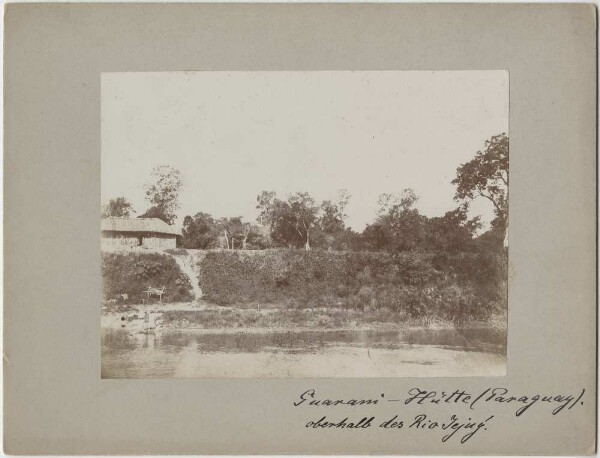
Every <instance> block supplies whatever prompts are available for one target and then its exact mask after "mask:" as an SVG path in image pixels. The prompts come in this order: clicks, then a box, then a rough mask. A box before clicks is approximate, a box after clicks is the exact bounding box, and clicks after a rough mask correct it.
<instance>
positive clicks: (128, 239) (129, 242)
mask: <svg viewBox="0 0 600 458" xmlns="http://www.w3.org/2000/svg"><path fill="white" fill-rule="evenodd" d="M139 244H140V241H139V238H138V237H136V236H135V235H132V234H127V233H125V234H121V233H118V232H116V233H115V232H103V233H102V240H101V247H102V249H116V248H129V247H132V246H138V245H139Z"/></svg>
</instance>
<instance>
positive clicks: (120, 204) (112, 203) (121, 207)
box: [102, 197, 135, 218]
mask: <svg viewBox="0 0 600 458" xmlns="http://www.w3.org/2000/svg"><path fill="white" fill-rule="evenodd" d="M132 212H133V213H135V210H134V209H133V207H132V205H131V204H130V203H129V202H128V201H127V199H125V197H117V198H116V199H110V200H109V201H108V204H106V205H105V206H104V208H103V209H102V218H109V217H111V216H116V217H121V218H129V216H130V215H131V213H132Z"/></svg>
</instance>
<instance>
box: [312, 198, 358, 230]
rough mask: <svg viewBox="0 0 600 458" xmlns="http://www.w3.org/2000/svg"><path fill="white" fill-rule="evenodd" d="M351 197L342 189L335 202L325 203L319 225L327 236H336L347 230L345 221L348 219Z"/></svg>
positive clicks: (326, 201) (328, 201) (322, 205)
mask: <svg viewBox="0 0 600 458" xmlns="http://www.w3.org/2000/svg"><path fill="white" fill-rule="evenodd" d="M350 197H351V195H350V193H349V192H348V191H347V190H346V189H341V190H340V191H339V192H338V197H337V199H336V200H335V201H331V200H324V201H323V203H322V204H321V216H320V218H319V225H320V227H321V229H322V231H323V232H324V233H325V234H329V235H336V234H338V233H339V232H341V231H343V230H344V229H345V228H346V226H345V221H346V218H347V217H348V215H346V206H347V205H348V203H349V202H350Z"/></svg>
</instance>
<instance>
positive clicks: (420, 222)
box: [363, 188, 427, 251]
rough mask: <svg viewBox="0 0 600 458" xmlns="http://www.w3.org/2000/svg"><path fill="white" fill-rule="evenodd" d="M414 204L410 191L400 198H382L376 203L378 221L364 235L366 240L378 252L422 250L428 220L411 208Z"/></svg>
mask: <svg viewBox="0 0 600 458" xmlns="http://www.w3.org/2000/svg"><path fill="white" fill-rule="evenodd" d="M417 200H418V197H417V195H416V194H415V192H414V191H413V190H412V189H410V188H407V189H404V190H403V191H402V192H401V193H399V194H390V193H384V194H381V195H380V196H379V198H378V199H377V205H378V209H377V219H376V221H375V223H374V224H373V225H370V226H368V227H367V228H366V229H365V231H364V232H363V234H364V236H365V238H366V240H367V241H368V242H369V243H370V244H371V245H372V246H374V247H376V248H378V249H390V250H394V251H407V250H412V249H414V248H417V247H418V246H421V245H422V243H423V241H424V239H425V235H426V232H425V231H426V223H427V218H426V217H425V216H423V215H421V214H419V211H418V210H417V209H416V208H414V204H415V203H416V201H417Z"/></svg>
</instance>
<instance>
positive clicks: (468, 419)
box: [293, 387, 585, 444]
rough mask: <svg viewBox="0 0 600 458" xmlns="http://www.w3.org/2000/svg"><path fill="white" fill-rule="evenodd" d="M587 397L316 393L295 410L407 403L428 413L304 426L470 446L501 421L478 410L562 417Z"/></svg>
mask: <svg viewBox="0 0 600 458" xmlns="http://www.w3.org/2000/svg"><path fill="white" fill-rule="evenodd" d="M584 394H585V389H581V390H580V391H578V392H576V393H574V394H570V393H564V394H519V393H516V392H511V391H509V389H508V388H504V387H495V388H486V389H484V390H482V391H481V392H476V393H471V392H468V391H466V390H463V389H456V390H447V391H435V390H427V389H423V388H418V387H415V388H411V389H410V390H408V392H407V394H406V396H404V397H401V398H399V399H392V398H389V397H386V395H385V394H384V393H381V394H380V395H379V396H378V397H377V396H375V397H371V398H363V399H361V398H359V399H350V398H348V399H343V398H336V397H333V398H330V397H321V396H318V395H317V392H316V390H315V389H314V388H311V389H308V390H306V391H304V392H303V393H302V394H300V396H298V398H296V400H294V401H293V405H294V407H314V408H320V407H326V408H327V409H328V412H335V411H336V408H342V409H343V408H344V407H355V408H366V409H376V408H378V407H379V406H381V404H382V403H385V404H387V403H388V402H401V403H402V405H403V406H404V407H403V409H411V408H415V407H416V408H418V409H427V410H428V411H427V412H419V413H418V414H417V415H415V413H408V412H402V411H401V412H397V413H396V414H395V415H393V416H387V417H384V418H376V416H375V415H372V412H371V411H369V410H367V411H366V412H365V411H362V412H361V415H357V416H356V417H355V418H350V417H349V416H342V415H340V416H339V417H337V418H336V416H335V415H329V413H328V415H319V416H317V417H316V418H314V417H313V419H307V420H308V421H306V422H305V424H304V426H305V427H306V428H310V429H313V430H328V429H343V430H349V431H357V432H358V431H365V430H368V429H369V428H372V427H375V428H379V429H383V430H388V431H398V430H402V431H414V433H413V432H411V433H409V434H431V433H435V432H436V431H438V434H439V437H441V441H442V442H444V443H445V442H448V441H452V440H456V441H459V442H460V443H461V444H465V443H467V442H468V441H470V440H471V439H472V438H473V437H475V436H479V435H481V432H482V431H487V429H488V427H489V426H490V424H492V420H493V419H494V418H495V415H491V412H487V414H486V415H482V416H478V415H477V414H473V413H469V412H471V411H473V410H477V408H478V406H486V409H487V410H488V411H489V410H490V409H494V408H502V407H505V406H508V408H515V409H516V410H515V411H514V412H515V415H516V416H517V417H520V416H522V415H523V414H524V413H525V412H527V411H528V410H529V409H531V408H533V406H536V405H537V406H550V407H552V409H548V412H549V413H551V414H552V415H558V414H559V413H561V412H566V411H569V410H571V409H573V408H574V407H577V406H581V405H583V397H584ZM441 405H445V406H455V407H456V408H457V409H463V413H462V414H461V413H452V414H448V413H444V411H440V409H439V408H438V406H441ZM536 408H539V407H536ZM329 409H331V410H329ZM446 409H447V407H446ZM465 409H466V410H465ZM311 411H312V409H311ZM332 417H333V418H332Z"/></svg>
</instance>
